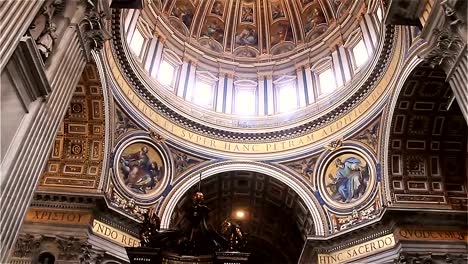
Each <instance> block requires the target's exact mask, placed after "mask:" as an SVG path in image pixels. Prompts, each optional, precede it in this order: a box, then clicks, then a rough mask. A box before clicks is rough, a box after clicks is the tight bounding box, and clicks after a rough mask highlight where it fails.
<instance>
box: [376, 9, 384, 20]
mask: <svg viewBox="0 0 468 264" xmlns="http://www.w3.org/2000/svg"><path fill="white" fill-rule="evenodd" d="M377 18H378V19H379V21H380V22H382V18H383V14H382V8H380V6H379V8H377Z"/></svg>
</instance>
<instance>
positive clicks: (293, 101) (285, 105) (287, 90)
mask: <svg viewBox="0 0 468 264" xmlns="http://www.w3.org/2000/svg"><path fill="white" fill-rule="evenodd" d="M273 83H274V85H275V87H276V110H277V111H276V112H278V113H284V112H287V111H291V110H294V109H296V108H297V105H298V100H297V99H298V97H297V88H296V76H292V75H291V76H282V77H280V78H279V79H278V80H276V81H274V82H273Z"/></svg>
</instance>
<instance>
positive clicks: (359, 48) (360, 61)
mask: <svg viewBox="0 0 468 264" xmlns="http://www.w3.org/2000/svg"><path fill="white" fill-rule="evenodd" d="M353 57H354V62H355V64H356V68H359V67H361V66H362V65H364V63H366V62H367V59H368V58H369V54H367V49H366V45H365V44H364V41H363V40H362V39H361V40H360V41H359V42H358V43H357V44H356V46H354V47H353Z"/></svg>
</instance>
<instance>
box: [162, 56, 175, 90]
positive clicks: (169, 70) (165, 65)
mask: <svg viewBox="0 0 468 264" xmlns="http://www.w3.org/2000/svg"><path fill="white" fill-rule="evenodd" d="M174 72H175V68H174V66H173V65H172V64H170V63H169V62H167V61H165V60H163V61H162V62H161V65H159V72H158V81H159V82H160V83H161V84H162V85H166V86H169V87H172V83H173V81H174Z"/></svg>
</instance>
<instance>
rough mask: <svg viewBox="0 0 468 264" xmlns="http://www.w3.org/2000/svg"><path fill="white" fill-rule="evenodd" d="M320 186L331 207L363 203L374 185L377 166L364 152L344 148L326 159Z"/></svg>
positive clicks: (342, 207)
mask: <svg viewBox="0 0 468 264" xmlns="http://www.w3.org/2000/svg"><path fill="white" fill-rule="evenodd" d="M322 164H323V166H322V167H321V168H320V171H319V174H318V177H319V179H318V187H319V189H320V192H321V193H322V196H323V198H324V200H325V201H326V202H327V204H329V205H330V206H331V207H334V208H338V209H347V208H352V207H355V206H356V205H359V204H361V203H362V202H363V201H364V200H365V199H366V198H367V197H369V195H370V194H371V192H372V189H373V188H374V185H375V181H376V179H375V177H376V176H375V166H374V164H373V163H372V162H371V159H370V157H369V156H368V155H367V154H365V153H364V152H361V151H358V150H354V149H341V150H338V151H336V152H333V153H330V154H329V155H327V156H326V157H325V158H324V159H323V163H322Z"/></svg>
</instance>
